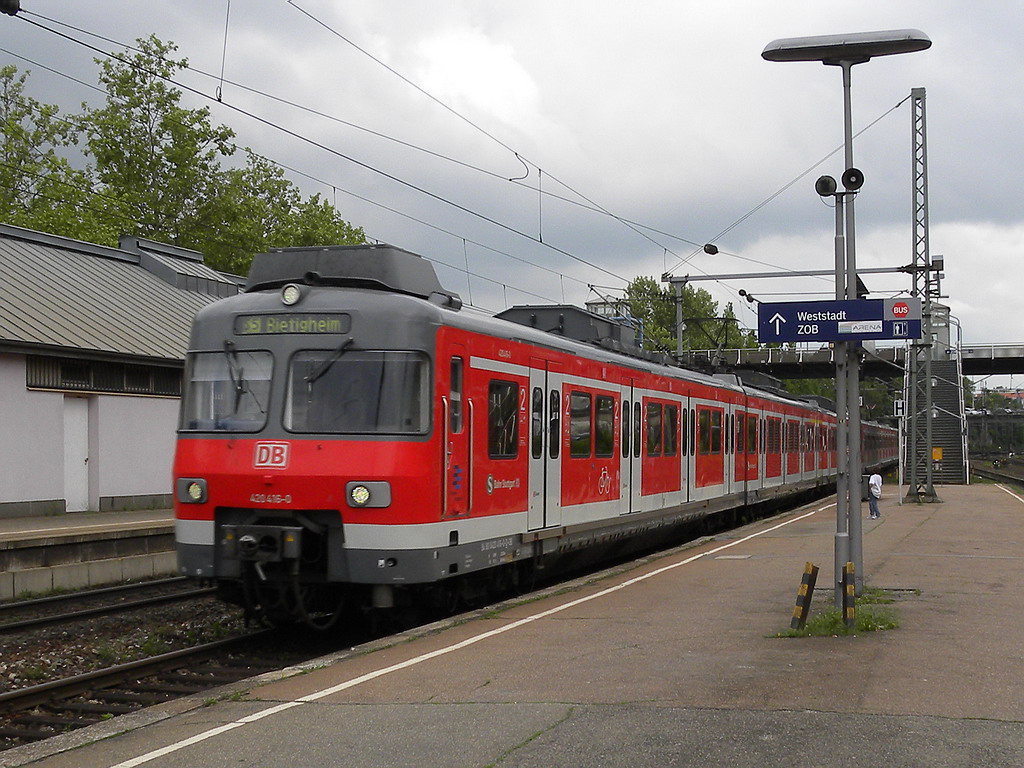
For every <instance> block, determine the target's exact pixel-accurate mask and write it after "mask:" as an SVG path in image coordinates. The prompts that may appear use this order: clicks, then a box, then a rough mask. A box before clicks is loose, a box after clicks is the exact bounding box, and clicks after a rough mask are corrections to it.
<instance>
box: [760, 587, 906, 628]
mask: <svg viewBox="0 0 1024 768" xmlns="http://www.w3.org/2000/svg"><path fill="white" fill-rule="evenodd" d="M874 591H877V592H880V593H883V595H884V592H883V590H874ZM865 596H867V593H865ZM893 601H894V600H893V598H891V597H888V598H885V599H878V602H871V601H870V598H868V599H865V598H861V599H858V600H857V621H856V625H855V626H853V627H847V626H846V624H845V622H844V621H843V616H842V612H841V611H840V610H839V609H838V608H833V609H831V610H828V611H824V612H822V613H818V614H815V615H814V616H812V617H811V618H809V619H808V620H807V624H806V625H805V626H804V628H803V629H787V630H785V631H783V632H779V633H778V634H777V635H776V637H842V636H846V635H858V634H861V633H864V632H882V631H884V630H887V629H896V628H897V627H899V625H900V622H899V619H898V618H897V617H896V612H895V611H894V610H893V609H892V608H889V607H888V606H886V605H884V604H879V603H891V602H893Z"/></svg>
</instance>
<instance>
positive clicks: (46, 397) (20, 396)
mask: <svg viewBox="0 0 1024 768" xmlns="http://www.w3.org/2000/svg"><path fill="white" fill-rule="evenodd" d="M62 498H64V396H63V395H62V394H60V393H57V392H30V391H29V390H27V389H25V357H24V356H23V355H8V354H3V353H0V503H3V502H9V501H17V502H21V501H40V500H49V499H62Z"/></svg>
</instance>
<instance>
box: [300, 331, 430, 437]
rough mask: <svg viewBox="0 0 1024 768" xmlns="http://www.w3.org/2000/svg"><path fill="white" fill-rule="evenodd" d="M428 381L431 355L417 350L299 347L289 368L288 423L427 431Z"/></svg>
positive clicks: (321, 428)
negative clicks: (332, 350) (428, 358)
mask: <svg viewBox="0 0 1024 768" xmlns="http://www.w3.org/2000/svg"><path fill="white" fill-rule="evenodd" d="M342 353H344V354H342ZM429 384H430V374H429V366H428V361H427V357H426V356H425V355H422V354H419V353H416V352H390V351H386V352H376V351H375V352H367V351H345V350H344V348H339V349H338V350H335V351H334V352H330V351H324V350H306V351H303V352H298V353H296V354H295V356H294V357H293V358H292V361H291V366H290V368H289V373H288V394H287V400H286V402H285V408H284V427H285V429H287V430H289V431H291V432H312V433H327V434H332V433H334V434H336V433H375V434H422V433H425V432H426V431H427V430H428V429H429V427H430V408H429Z"/></svg>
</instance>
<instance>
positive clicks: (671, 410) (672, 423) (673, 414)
mask: <svg viewBox="0 0 1024 768" xmlns="http://www.w3.org/2000/svg"><path fill="white" fill-rule="evenodd" d="M678 434H679V407H678V406H676V405H666V406H665V441H664V443H665V455H666V456H675V455H676V451H677V443H678V441H677V438H676V435H678Z"/></svg>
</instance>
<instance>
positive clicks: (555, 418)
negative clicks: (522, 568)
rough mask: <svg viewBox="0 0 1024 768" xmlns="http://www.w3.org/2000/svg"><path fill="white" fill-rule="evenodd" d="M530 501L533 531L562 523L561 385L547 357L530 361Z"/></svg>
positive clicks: (530, 525) (530, 523) (528, 512)
mask: <svg viewBox="0 0 1024 768" xmlns="http://www.w3.org/2000/svg"><path fill="white" fill-rule="evenodd" d="M529 402H530V472H529V483H530V490H529V496H530V502H529V506H528V509H527V526H528V527H529V529H530V530H531V531H533V530H538V529H540V528H549V527H551V526H553V525H560V524H561V522H562V507H561V493H562V491H561V488H562V486H561V479H562V468H561V448H562V427H561V418H562V409H561V404H562V385H561V377H560V376H558V375H557V374H556V373H555V372H554V371H553V369H552V364H551V363H550V362H549V361H547V360H540V359H538V358H533V359H531V360H530V395H529Z"/></svg>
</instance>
